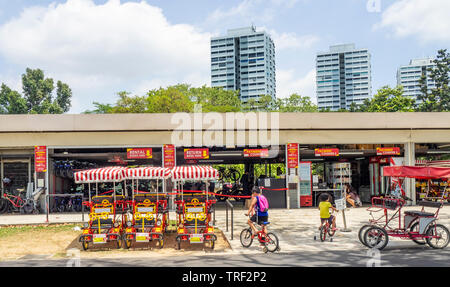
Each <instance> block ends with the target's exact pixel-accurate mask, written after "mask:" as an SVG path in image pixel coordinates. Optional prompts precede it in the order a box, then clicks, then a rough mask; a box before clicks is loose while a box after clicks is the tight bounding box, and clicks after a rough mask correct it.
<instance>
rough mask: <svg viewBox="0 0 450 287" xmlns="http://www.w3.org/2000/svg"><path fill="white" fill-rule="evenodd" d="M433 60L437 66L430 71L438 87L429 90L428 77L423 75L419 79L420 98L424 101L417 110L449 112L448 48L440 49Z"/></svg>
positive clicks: (449, 63)
mask: <svg viewBox="0 0 450 287" xmlns="http://www.w3.org/2000/svg"><path fill="white" fill-rule="evenodd" d="M433 62H434V63H435V64H436V67H434V68H429V69H428V71H429V72H430V78H431V79H432V80H433V81H434V82H435V84H436V87H435V88H433V89H431V90H430V91H429V89H428V87H427V81H426V77H425V75H422V77H421V79H420V81H419V84H420V90H421V95H420V96H418V100H420V101H422V102H421V103H420V104H419V105H418V106H417V111H420V112H448V111H450V88H449V73H450V53H447V50H446V49H444V50H439V51H438V54H437V56H436V59H435V60H434V61H433Z"/></svg>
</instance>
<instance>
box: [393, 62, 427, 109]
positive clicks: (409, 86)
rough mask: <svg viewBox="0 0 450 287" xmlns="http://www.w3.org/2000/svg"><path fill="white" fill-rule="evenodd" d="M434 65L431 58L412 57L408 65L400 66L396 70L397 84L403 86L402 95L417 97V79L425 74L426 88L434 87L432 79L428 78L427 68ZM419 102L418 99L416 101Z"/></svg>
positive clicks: (418, 86)
mask: <svg viewBox="0 0 450 287" xmlns="http://www.w3.org/2000/svg"><path fill="white" fill-rule="evenodd" d="M433 67H436V64H435V63H434V62H433V59H431V58H427V59H413V60H411V61H410V62H409V65H405V66H401V67H400V68H399V69H398V71H397V85H399V86H403V90H404V93H403V95H405V96H408V97H413V98H415V99H417V97H418V96H419V95H420V94H421V91H420V85H419V80H420V78H421V77H422V75H425V76H426V81H427V87H428V90H430V89H433V88H435V83H434V81H433V80H432V79H431V78H430V72H429V71H428V69H429V68H433ZM417 103H420V101H417Z"/></svg>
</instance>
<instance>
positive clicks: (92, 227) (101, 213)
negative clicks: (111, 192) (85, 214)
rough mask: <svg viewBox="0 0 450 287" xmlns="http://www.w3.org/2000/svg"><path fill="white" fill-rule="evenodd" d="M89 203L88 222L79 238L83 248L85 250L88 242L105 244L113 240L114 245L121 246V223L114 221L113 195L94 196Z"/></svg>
mask: <svg viewBox="0 0 450 287" xmlns="http://www.w3.org/2000/svg"><path fill="white" fill-rule="evenodd" d="M90 205H91V206H90V207H91V212H90V213H89V222H88V223H87V224H86V225H85V227H84V229H83V233H82V234H81V236H80V238H79V241H80V242H81V245H82V247H83V250H87V249H88V248H89V244H90V243H92V244H105V243H107V242H115V243H116V247H117V248H121V247H122V239H121V224H119V222H116V208H115V204H114V200H113V197H112V196H94V197H93V198H92V201H91V204H90Z"/></svg>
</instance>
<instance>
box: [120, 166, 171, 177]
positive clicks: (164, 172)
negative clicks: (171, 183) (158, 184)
mask: <svg viewBox="0 0 450 287" xmlns="http://www.w3.org/2000/svg"><path fill="white" fill-rule="evenodd" d="M126 177H127V179H166V178H169V177H170V169H168V168H164V167H153V166H149V167H136V168H129V169H127V171H126Z"/></svg>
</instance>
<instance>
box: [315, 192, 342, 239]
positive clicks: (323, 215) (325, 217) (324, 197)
mask: <svg viewBox="0 0 450 287" xmlns="http://www.w3.org/2000/svg"><path fill="white" fill-rule="evenodd" d="M319 200H320V203H319V210H320V227H319V230H320V229H321V228H322V226H323V224H324V223H325V222H326V221H328V224H330V225H331V227H332V231H335V230H336V217H334V216H333V215H331V214H330V208H331V209H332V210H333V211H336V212H337V211H338V210H337V209H336V208H334V207H333V205H332V204H331V202H330V200H331V195H329V194H328V193H322V194H321V195H320V197H319Z"/></svg>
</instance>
